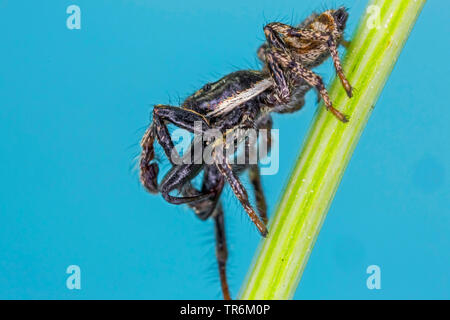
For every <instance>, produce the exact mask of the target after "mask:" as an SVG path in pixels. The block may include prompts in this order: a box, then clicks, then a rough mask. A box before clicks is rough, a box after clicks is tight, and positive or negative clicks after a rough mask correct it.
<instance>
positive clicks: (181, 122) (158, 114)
mask: <svg viewBox="0 0 450 320" xmlns="http://www.w3.org/2000/svg"><path fill="white" fill-rule="evenodd" d="M165 122H169V123H172V124H175V125H177V126H178V127H180V128H183V129H186V130H188V131H190V132H194V129H195V124H196V123H199V124H201V126H200V128H201V130H204V129H205V128H207V127H208V122H207V121H206V119H205V118H204V117H203V116H202V115H200V114H197V113H196V112H193V111H191V110H188V109H182V108H179V107H173V106H165V105H157V106H155V107H154V109H153V121H152V124H151V125H150V126H149V128H148V129H147V131H146V132H145V134H144V136H143V137H142V140H141V148H142V152H141V158H140V179H141V183H142V184H143V185H144V187H145V188H146V189H147V190H148V191H149V192H150V193H157V192H158V180H157V178H158V172H159V167H158V164H157V163H155V162H152V161H153V160H154V158H155V150H154V146H153V144H154V141H155V137H156V139H157V140H158V143H159V144H160V145H161V146H162V148H163V150H164V153H165V154H166V156H167V158H168V159H169V161H170V162H171V163H172V164H175V163H178V164H179V163H180V162H179V161H178V160H179V154H178V153H177V152H176V149H175V147H174V144H173V142H172V139H171V137H170V133H169V130H168V128H167V125H166V124H165ZM174 151H175V152H174Z"/></svg>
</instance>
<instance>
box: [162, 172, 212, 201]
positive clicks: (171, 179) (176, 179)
mask: <svg viewBox="0 0 450 320" xmlns="http://www.w3.org/2000/svg"><path fill="white" fill-rule="evenodd" d="M202 167H203V165H201V164H182V165H179V166H173V167H172V168H171V169H170V170H169V172H167V174H166V175H165V177H164V178H163V180H162V181H161V185H160V186H159V191H160V192H161V194H162V196H163V198H164V199H165V200H166V201H167V202H169V203H172V204H183V203H189V202H198V201H203V200H204V199H207V198H210V197H211V196H213V195H214V193H215V192H214V191H211V192H205V193H200V194H197V195H194V196H182V197H174V196H171V195H170V192H171V191H173V190H177V189H180V188H181V186H183V185H185V184H186V183H187V182H188V181H190V180H192V179H193V178H195V176H197V175H198V174H199V173H200V171H201V169H202Z"/></svg>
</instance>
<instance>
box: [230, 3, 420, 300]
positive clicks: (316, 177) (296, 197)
mask: <svg viewBox="0 0 450 320" xmlns="http://www.w3.org/2000/svg"><path fill="white" fill-rule="evenodd" d="M425 2H426V0H374V1H371V3H370V6H369V7H368V10H367V11H366V13H365V15H364V16H363V17H362V19H361V21H360V24H359V27H358V29H357V31H356V34H355V36H354V37H353V39H352V42H351V45H350V48H349V49H348V53H347V55H346V58H345V59H344V63H343V69H344V72H345V74H346V76H347V78H348V80H349V81H350V83H351V84H352V85H353V87H354V88H355V90H354V96H353V98H351V99H349V98H347V96H346V94H345V91H344V89H343V88H342V86H341V84H340V82H339V79H335V81H334V82H333V84H332V86H331V88H330V97H331V100H332V101H333V103H334V105H335V106H336V107H337V108H338V109H340V110H341V111H342V112H344V113H345V114H347V115H349V116H350V122H349V123H346V124H343V123H341V122H340V121H338V120H336V118H335V117H333V116H332V115H331V114H330V113H329V112H327V111H326V110H325V108H324V107H323V106H320V107H319V111H318V112H317V114H316V116H315V118H314V121H313V123H312V126H311V128H310V129H309V133H308V135H307V138H306V140H305V142H304V146H303V150H302V152H301V154H300V157H299V159H298V160H297V163H296V165H295V168H294V170H293V172H292V174H291V176H290V179H289V181H288V184H287V187H286V188H285V192H284V195H283V196H282V198H281V201H280V204H279V206H278V208H277V210H276V213H275V215H274V217H273V219H272V220H271V223H270V226H269V236H268V238H267V239H265V240H263V241H262V243H261V244H260V246H259V249H258V252H257V255H256V257H255V258H254V262H253V264H252V267H251V269H250V271H249V273H248V274H247V279H246V282H245V283H244V285H243V287H242V288H241V293H240V295H239V297H240V299H291V298H292V297H293V295H294V293H295V290H296V288H297V286H298V283H299V281H300V277H301V275H302V273H303V270H304V268H305V266H306V263H307V261H308V257H309V255H310V253H311V250H312V248H313V246H314V243H315V240H316V238H317V236H318V234H319V231H320V228H321V226H322V223H323V221H324V219H325V216H326V214H327V211H328V209H329V207H330V204H331V201H332V199H333V197H334V194H335V192H336V189H337V187H338V185H339V182H340V181H341V178H342V176H343V173H344V171H345V168H346V166H347V164H348V162H349V160H350V158H351V155H352V153H353V150H354V148H355V146H356V144H357V142H358V140H359V137H360V136H361V133H362V131H363V129H364V127H365V125H366V123H367V120H368V118H369V116H370V114H371V112H372V109H373V108H374V105H375V103H376V101H377V99H378V97H379V95H380V93H381V91H382V89H383V87H384V85H385V83H386V81H387V79H388V77H389V75H390V73H391V71H392V69H393V67H394V64H395V62H396V61H397V58H398V56H399V54H400V52H401V50H402V48H403V46H404V44H405V42H406V40H407V38H408V36H409V34H410V31H411V29H412V27H413V26H414V24H415V21H416V20H417V18H418V15H419V13H420V12H421V10H422V8H423V5H424V4H425ZM371 6H372V7H371ZM377 13H379V19H377ZM377 21H379V25H378V26H377Z"/></svg>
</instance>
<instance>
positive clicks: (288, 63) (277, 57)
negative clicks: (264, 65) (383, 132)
mask: <svg viewBox="0 0 450 320" xmlns="http://www.w3.org/2000/svg"><path fill="white" fill-rule="evenodd" d="M268 55H269V56H273V58H272V59H273V61H277V62H278V63H279V64H281V65H282V66H283V67H284V68H286V69H289V70H290V75H291V76H292V77H295V78H298V79H299V80H300V79H303V80H305V81H306V82H307V83H308V84H309V85H310V86H313V87H315V88H316V89H317V91H318V92H319V94H320V96H321V97H322V99H323V101H324V103H325V107H326V108H327V110H329V111H330V112H331V113H332V114H333V115H334V116H335V117H336V118H338V119H339V120H340V121H342V122H348V118H347V116H345V115H344V114H342V113H341V112H340V111H339V110H337V109H335V108H334V107H333V104H332V103H331V100H330V96H329V95H328V91H327V89H326V88H325V85H324V83H323V80H322V78H321V77H320V76H318V75H317V74H315V73H314V72H312V71H311V70H309V69H308V68H305V67H304V66H303V65H302V64H301V63H300V62H298V61H295V60H294V59H292V57H291V56H290V55H288V54H286V53H284V52H282V51H281V50H279V49H276V48H274V50H271V51H270V52H268ZM269 68H270V66H269Z"/></svg>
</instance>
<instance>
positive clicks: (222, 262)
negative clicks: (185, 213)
mask: <svg viewBox="0 0 450 320" xmlns="http://www.w3.org/2000/svg"><path fill="white" fill-rule="evenodd" d="M214 227H215V228H214V230H215V235H216V257H217V265H218V267H219V276H220V285H221V287H222V293H223V298H224V300H231V295H230V289H229V287H228V282H227V273H226V264H227V259H228V250H227V242H226V238H225V220H224V214H223V210H222V205H221V204H218V205H217V207H216V211H215V212H214Z"/></svg>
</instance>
